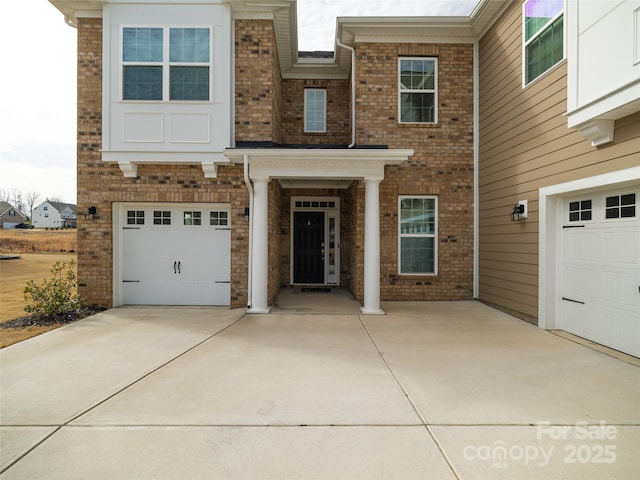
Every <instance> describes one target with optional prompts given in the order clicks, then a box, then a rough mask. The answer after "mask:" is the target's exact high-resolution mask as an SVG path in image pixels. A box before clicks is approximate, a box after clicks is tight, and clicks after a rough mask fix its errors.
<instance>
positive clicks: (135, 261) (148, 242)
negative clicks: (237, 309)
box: [121, 204, 231, 305]
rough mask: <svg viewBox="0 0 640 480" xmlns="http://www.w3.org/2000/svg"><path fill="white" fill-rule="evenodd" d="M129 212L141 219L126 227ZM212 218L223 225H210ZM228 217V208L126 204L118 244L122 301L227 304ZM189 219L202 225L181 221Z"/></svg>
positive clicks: (229, 267)
mask: <svg viewBox="0 0 640 480" xmlns="http://www.w3.org/2000/svg"><path fill="white" fill-rule="evenodd" d="M131 211H134V212H135V216H136V222H138V221H139V222H140V223H138V224H136V225H135V226H132V225H126V222H127V214H128V212H131ZM212 211H215V212H226V216H225V215H224V214H223V215H220V214H214V215H211V214H210V212H212ZM140 212H143V213H140ZM185 212H188V214H186V215H185ZM195 212H199V217H198V215H197V214H196V213H195ZM156 213H157V214H156ZM210 217H211V218H214V217H215V221H216V222H219V221H220V219H222V222H224V223H222V225H210V224H209V223H210ZM197 218H199V220H198V221H196V219H197ZM229 218H230V214H229V211H228V207H221V206H217V205H216V206H207V205H202V204H198V205H191V204H184V205H179V206H177V205H167V204H164V205H162V204H158V205H153V206H149V205H146V206H142V205H133V206H127V207H125V208H124V209H123V214H122V217H121V222H122V223H124V224H125V225H124V228H123V234H122V247H121V251H122V260H121V271H122V280H124V281H123V283H122V298H123V302H124V303H126V304H143V305H229V303H230V298H231V295H230V293H231V288H230V283H229V282H230V274H231V271H230V270H231V262H230V254H231V229H230V227H229V226H228V225H225V223H226V222H228V219H229ZM185 219H188V221H187V220H185ZM211 221H214V220H211ZM154 222H156V223H154ZM192 222H193V223H200V224H199V225H198V224H196V225H192V224H186V225H185V223H192Z"/></svg>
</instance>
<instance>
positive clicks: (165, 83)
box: [118, 25, 215, 104]
mask: <svg viewBox="0 0 640 480" xmlns="http://www.w3.org/2000/svg"><path fill="white" fill-rule="evenodd" d="M125 28H160V29H162V62H125V61H124V29H125ZM172 28H202V29H207V30H209V62H207V63H204V62H171V61H170V54H171V51H170V41H171V29H172ZM214 33H215V32H214V29H213V27H212V26H210V25H168V26H162V25H121V26H120V43H119V54H118V55H119V57H118V58H119V62H120V66H119V68H120V70H119V71H120V73H119V75H120V81H119V85H120V96H119V98H120V101H122V102H123V103H188V104H212V103H213V83H214V82H213V54H214V50H213V36H214ZM127 65H132V66H142V67H144V66H158V67H162V99H161V100H125V98H124V67H125V66H127ZM172 66H175V67H180V66H189V67H209V99H208V100H171V67H172Z"/></svg>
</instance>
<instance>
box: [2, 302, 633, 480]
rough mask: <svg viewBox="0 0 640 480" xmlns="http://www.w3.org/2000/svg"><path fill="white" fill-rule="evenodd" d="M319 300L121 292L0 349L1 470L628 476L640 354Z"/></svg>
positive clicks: (474, 317) (465, 317)
mask: <svg viewBox="0 0 640 480" xmlns="http://www.w3.org/2000/svg"><path fill="white" fill-rule="evenodd" d="M300 297H302V295H300ZM330 298H331V297H330V296H324V297H323V296H321V295H317V296H315V297H313V296H308V297H307V300H303V299H301V298H298V297H296V298H295V299H294V300H293V302H294V303H293V304H291V303H287V302H283V303H284V305H279V306H278V308H276V309H274V312H273V313H272V314H271V315H245V312H244V310H228V309H216V308H152V307H148V308H132V307H129V308H118V309H112V310H109V311H106V312H104V313H101V314H98V315H95V316H93V317H90V318H87V319H85V320H82V321H80V322H77V323H75V324H71V325H68V326H66V327H63V328H61V329H58V330H55V331H52V332H49V333H46V334H44V335H42V336H40V337H36V338H34V339H31V340H28V341H26V342H23V343H20V344H17V345H14V346H11V347H8V348H5V349H3V350H1V351H0V362H1V363H0V380H1V383H0V388H1V390H0V395H1V396H0V402H1V403H0V419H1V423H2V427H1V428H0V446H1V448H0V460H1V467H0V470H2V471H3V473H2V474H1V475H0V478H2V479H3V480H4V479H26V478H29V479H41V478H42V479H45V478H46V479H65V480H69V479H88V478H91V479H110V480H112V479H161V478H175V479H212V478H215V479H220V478H237V479H291V478H305V479H306V478H309V479H342V478H344V479H375V478H380V479H421V478H442V479H455V478H461V479H491V478H504V479H519V478H533V479H555V478H575V479H590V478H592V479H604V478H617V479H620V478H629V479H637V478H640V456H639V455H638V452H640V368H639V367H637V366H634V365H631V364H629V363H626V362H624V361H620V360H618V359H615V358H612V357H610V356H607V355H604V354H602V353H599V352H597V351H594V350H591V349H589V348H586V347H584V346H581V345H578V344H576V343H574V342H571V341H569V340H566V339H564V338H560V337H558V336H556V335H553V334H551V333H549V332H545V331H542V330H540V329H538V328H536V327H534V326H531V325H529V324H526V323H524V322H522V321H520V320H517V319H514V318H512V317H510V316H508V315H506V314H503V313H501V312H499V311H496V310H494V309H492V308H490V307H487V306H485V305H483V304H480V303H477V302H429V303H420V302H415V303H395V302H394V303H384V304H383V308H384V309H385V311H386V312H387V315H385V316H362V315H358V314H357V313H355V312H357V310H354V313H350V310H349V308H351V307H353V306H354V305H349V304H348V302H344V301H343V299H341V300H340V301H339V302H331V300H330ZM305 303H306V304H308V305H310V304H323V303H324V304H325V305H327V304H329V303H330V304H331V305H333V307H332V308H333V309H334V313H333V314H318V313H317V311H314V310H313V309H310V310H309V311H307V312H306V314H300V313H291V312H293V311H297V310H300V309H304V308H306V307H304V304H305ZM338 303H339V304H340V306H339V307H338V306H337V305H338ZM343 309H346V310H343Z"/></svg>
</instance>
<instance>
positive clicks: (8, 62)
mask: <svg viewBox="0 0 640 480" xmlns="http://www.w3.org/2000/svg"><path fill="white" fill-rule="evenodd" d="M0 2H1V3H0V45H2V51H1V53H0V58H1V59H2V65H3V68H2V70H3V73H2V75H0V190H5V191H6V190H13V189H17V190H19V191H22V192H23V193H25V194H26V193H27V192H32V191H36V192H38V193H39V194H40V196H41V197H42V198H45V197H54V196H55V197H61V198H62V200H63V201H65V202H69V203H76V171H75V162H76V45H75V42H76V30H75V29H73V28H71V27H69V26H68V25H66V24H65V23H64V19H63V16H62V14H61V13H60V12H59V11H58V10H57V9H56V8H55V7H53V6H52V5H51V4H50V3H49V2H48V1H47V0H16V1H6V0H4V1H3V0H0ZM476 3H477V0H298V31H299V32H303V34H302V35H299V38H298V47H299V49H300V50H306V51H312V50H333V46H334V35H335V26H336V17H337V16H343V17H350V16H353V17H355V16H413V15H415V16H427V15H468V14H469V13H470V12H471V11H472V9H473V7H474V6H475V4H476ZM27 26H28V27H29V29H28V31H29V32H32V33H34V35H33V36H31V37H29V36H28V35H25V32H27V30H25V27H27Z"/></svg>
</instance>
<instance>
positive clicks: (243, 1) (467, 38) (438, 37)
mask: <svg viewBox="0 0 640 480" xmlns="http://www.w3.org/2000/svg"><path fill="white" fill-rule="evenodd" d="M49 1H50V2H51V3H52V4H53V5H54V6H55V7H56V8H57V9H58V10H60V11H61V12H62V13H63V14H64V16H65V20H66V21H67V23H70V24H72V25H77V23H78V18H81V17H84V18H100V17H102V10H103V6H104V5H105V4H109V3H151V0H137V2H134V1H132V0H49ZM219 1H221V2H222V3H227V4H229V6H230V7H231V11H232V15H233V18H234V19H263V20H272V21H273V25H274V29H275V36H276V44H277V48H278V58H279V60H280V70H281V73H282V77H283V78H300V79H306V78H310V79H346V78H348V77H349V74H350V71H351V54H350V52H349V51H348V50H346V49H344V48H339V47H338V45H337V42H336V43H334V52H335V54H334V56H333V58H299V57H298V22H297V5H296V0H219ZM512 1H513V0H479V2H478V5H477V6H476V8H475V9H474V10H473V12H472V13H471V15H469V16H460V17H339V18H338V19H337V20H336V38H339V39H340V41H341V42H342V43H343V44H345V45H350V46H353V45H354V44H355V43H357V42H385V43H474V42H475V41H477V40H478V39H479V38H480V37H481V36H482V35H483V34H484V32H486V30H487V29H488V28H489V27H490V26H491V24H492V23H493V22H494V21H495V19H496V18H497V17H498V16H499V14H500V13H501V12H502V11H503V10H504V9H505V8H506V7H507V6H508V5H509V4H510V3H511V2H512ZM153 2H154V3H179V2H180V0H153ZM211 2H212V0H189V2H188V3H211ZM185 3H187V2H185ZM214 3H215V2H214Z"/></svg>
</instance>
